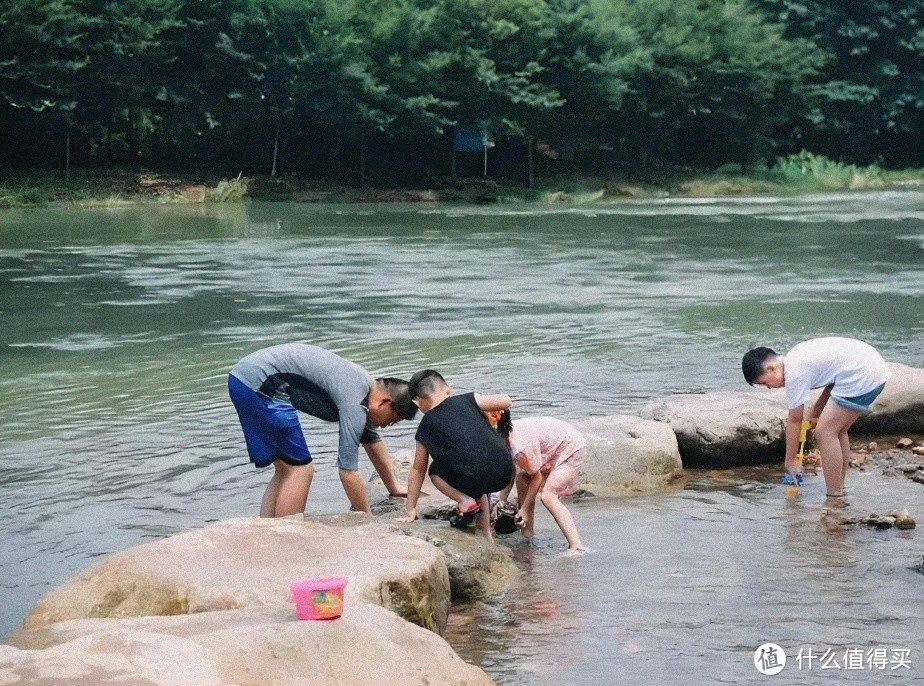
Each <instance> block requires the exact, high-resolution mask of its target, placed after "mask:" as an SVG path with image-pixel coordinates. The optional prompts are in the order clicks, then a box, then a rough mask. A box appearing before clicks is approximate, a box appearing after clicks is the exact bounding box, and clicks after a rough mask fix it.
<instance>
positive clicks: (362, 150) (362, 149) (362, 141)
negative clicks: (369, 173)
mask: <svg viewBox="0 0 924 686" xmlns="http://www.w3.org/2000/svg"><path fill="white" fill-rule="evenodd" d="M359 187H360V188H365V187H366V127H365V126H363V127H362V128H361V129H360V130H359Z"/></svg>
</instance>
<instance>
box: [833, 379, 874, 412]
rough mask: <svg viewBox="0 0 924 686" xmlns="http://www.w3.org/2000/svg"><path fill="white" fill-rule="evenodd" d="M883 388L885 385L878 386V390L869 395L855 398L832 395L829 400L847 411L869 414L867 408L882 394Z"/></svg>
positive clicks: (865, 394)
mask: <svg viewBox="0 0 924 686" xmlns="http://www.w3.org/2000/svg"><path fill="white" fill-rule="evenodd" d="M883 388H885V384H882V385H881V386H879V388H874V389H873V390H871V391H870V392H869V393H864V394H863V395H858V396H856V397H855V398H842V397H841V396H839V395H834V394H833V393H832V394H831V400H833V401H834V402H836V403H837V404H838V405H840V406H841V407H844V408H847V409H848V410H853V411H854V412H862V413H863V414H869V411H870V409H869V406H870V405H872V404H873V401H874V400H875V399H876V398H878V397H879V394H880V393H882V389H883Z"/></svg>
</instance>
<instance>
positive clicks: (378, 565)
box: [24, 517, 449, 632]
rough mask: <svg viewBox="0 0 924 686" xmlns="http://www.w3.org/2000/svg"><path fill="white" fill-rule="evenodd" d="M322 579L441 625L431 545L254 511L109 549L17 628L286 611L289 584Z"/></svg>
mask: <svg viewBox="0 0 924 686" xmlns="http://www.w3.org/2000/svg"><path fill="white" fill-rule="evenodd" d="M328 576H345V577H347V578H348V580H349V582H348V585H347V590H346V595H347V598H353V599H358V600H364V601H367V602H370V603H374V604H377V605H381V606H383V607H385V608H388V609H392V610H394V611H395V612H397V613H398V614H399V615H400V616H402V617H403V618H404V619H406V620H408V621H410V622H413V623H415V624H418V625H420V626H422V627H425V628H428V629H432V630H435V631H439V632H441V631H442V630H443V628H444V627H445V623H446V617H447V614H448V611H449V574H448V571H447V567H446V562H445V559H444V556H443V555H442V553H440V551H439V550H437V549H436V548H435V547H434V546H431V545H428V544H427V543H425V542H424V541H421V540H418V539H415V538H411V537H408V536H403V535H401V534H400V533H389V532H388V531H383V530H382V527H380V526H378V525H375V524H372V523H369V524H365V525H358V526H352V527H349V528H345V527H333V526H326V525H324V524H320V523H317V522H309V521H304V520H303V519H302V518H301V517H298V518H294V517H293V518H286V519H260V518H255V517H254V518H247V519H236V520H230V521H227V522H221V523H218V524H214V525H211V526H207V527H205V528H203V529H198V530H196V531H190V532H187V533H184V534H180V535H177V536H171V537H170V538H165V539H162V540H159V541H154V542H152V543H147V544H144V545H141V546H137V547H134V548H130V549H128V550H125V551H122V552H119V553H115V554H114V555H111V556H110V557H108V558H107V559H105V560H104V561H103V562H101V563H99V564H97V565H95V566H93V567H92V568H90V569H89V570H88V571H86V572H85V573H84V574H82V575H80V576H79V577H78V578H76V579H74V580H72V581H70V582H68V583H66V584H64V585H63V586H61V587H59V588H57V589H55V590H54V591H52V592H51V593H49V594H47V595H46V596H45V597H43V598H42V599H41V600H40V601H39V602H38V604H37V605H36V606H35V608H34V609H33V610H32V612H31V613H30V614H29V616H28V617H27V618H26V620H25V622H24V628H27V629H28V628H35V627H41V626H45V625H47V624H51V623H55V622H61V621H65V620H68V619H77V618H84V617H138V616H149V615H181V614H194V613H202V612H213V611H218V610H232V609H253V608H260V609H263V610H265V611H269V612H291V610H292V606H291V605H290V604H289V590H288V589H289V582H291V581H293V580H295V579H301V578H306V577H328Z"/></svg>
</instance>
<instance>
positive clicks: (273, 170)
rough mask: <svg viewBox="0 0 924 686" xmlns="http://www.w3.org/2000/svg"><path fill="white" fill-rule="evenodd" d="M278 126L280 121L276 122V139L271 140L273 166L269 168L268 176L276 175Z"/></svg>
mask: <svg viewBox="0 0 924 686" xmlns="http://www.w3.org/2000/svg"><path fill="white" fill-rule="evenodd" d="M279 127H280V123H279V122H278V121H277V122H276V140H275V141H273V168H272V169H271V170H270V176H273V177H275V176H276V159H277V158H278V157H279Z"/></svg>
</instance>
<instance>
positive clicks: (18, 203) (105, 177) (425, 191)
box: [0, 153, 924, 208]
mask: <svg viewBox="0 0 924 686" xmlns="http://www.w3.org/2000/svg"><path fill="white" fill-rule="evenodd" d="M907 187H924V169H909V170H902V171H894V170H884V169H881V168H879V167H876V166H870V167H857V166H855V165H845V164H842V163H839V162H834V161H832V160H829V159H827V158H825V157H821V156H817V155H812V154H810V153H801V154H799V155H791V156H790V157H787V158H781V159H779V160H778V161H777V163H776V165H775V166H773V167H772V168H764V169H750V170H745V169H742V168H741V167H740V166H739V165H725V166H723V167H721V168H719V169H717V170H715V171H702V170H700V171H691V170H670V171H663V170H662V171H659V172H657V173H651V174H648V175H645V176H639V177H638V178H633V179H627V178H596V177H567V178H564V177H558V178H551V179H541V180H538V181H537V182H536V183H535V184H534V186H533V187H532V188H529V187H527V186H526V185H518V184H516V183H512V182H505V181H495V180H489V179H468V180H452V179H434V180H433V181H432V182H431V183H428V184H425V185H424V186H422V187H418V188H392V189H382V188H352V187H349V186H346V185H343V184H335V183H327V182H322V181H313V180H308V179H299V178H293V177H269V176H258V177H251V178H248V177H244V176H238V177H236V178H219V177H208V176H190V175H178V174H155V173H151V172H144V171H139V170H130V169H114V170H74V171H73V172H72V173H71V175H70V177H69V178H65V176H64V174H62V173H53V172H35V173H22V172H19V173H16V174H3V173H0V208H10V207H36V206H43V205H49V204H72V205H76V206H80V207H116V206H119V205H125V204H136V203H199V202H238V201H242V200H244V199H246V198H253V199H255V200H267V201H290V202H331V203H353V202H359V203H361V202H459V203H503V202H547V203H575V204H579V203H586V202H607V201H614V202H615V201H618V200H620V199H625V198H666V197H711V196H733V195H781V196H787V195H789V196H791V195H800V194H806V193H821V192H832V191H848V190H850V191H856V190H876V189H889V188H907Z"/></svg>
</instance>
